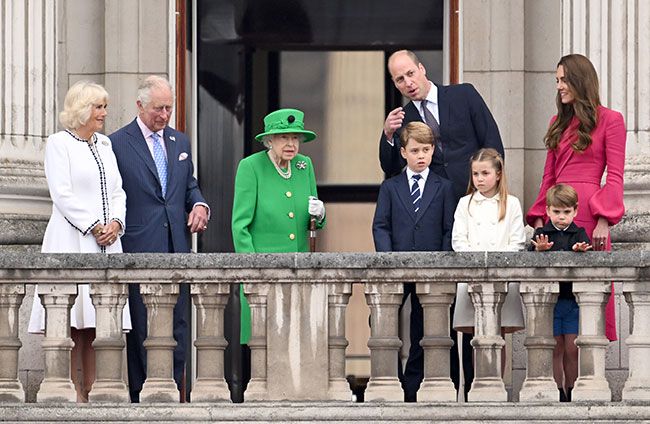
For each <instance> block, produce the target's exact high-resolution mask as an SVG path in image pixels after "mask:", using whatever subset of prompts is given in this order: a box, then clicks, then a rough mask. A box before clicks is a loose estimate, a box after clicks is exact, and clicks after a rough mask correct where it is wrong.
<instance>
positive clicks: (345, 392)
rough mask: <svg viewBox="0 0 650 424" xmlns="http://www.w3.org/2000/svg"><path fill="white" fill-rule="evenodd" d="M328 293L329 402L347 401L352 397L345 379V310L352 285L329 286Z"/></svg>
mask: <svg viewBox="0 0 650 424" xmlns="http://www.w3.org/2000/svg"><path fill="white" fill-rule="evenodd" d="M328 289H329V293H328V296H327V298H328V305H327V306H328V307H327V309H328V328H329V331H328V332H329V335H328V344H329V378H330V382H329V393H328V398H329V400H342V401H349V400H350V399H351V397H352V392H351V391H350V385H349V384H348V381H347V380H346V379H345V348H346V347H347V346H348V341H347V339H346V338H345V308H346V307H347V306H348V301H349V300H350V295H351V294H352V285H351V284H350V283H333V284H330V285H329V287H328Z"/></svg>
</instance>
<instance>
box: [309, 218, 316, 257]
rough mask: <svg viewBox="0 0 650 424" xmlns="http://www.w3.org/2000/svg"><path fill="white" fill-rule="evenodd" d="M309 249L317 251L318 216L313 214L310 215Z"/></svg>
mask: <svg viewBox="0 0 650 424" xmlns="http://www.w3.org/2000/svg"><path fill="white" fill-rule="evenodd" d="M309 251H310V252H312V253H313V252H315V251H316V217H315V216H314V215H311V216H310V217H309Z"/></svg>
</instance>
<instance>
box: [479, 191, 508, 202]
mask: <svg viewBox="0 0 650 424" xmlns="http://www.w3.org/2000/svg"><path fill="white" fill-rule="evenodd" d="M500 198H501V197H500V196H499V193H497V194H495V195H494V196H492V197H485V196H483V195H482V194H481V192H480V191H478V190H476V191H475V192H474V196H472V201H474V202H478V203H481V202H484V201H494V202H498V201H499V199H500Z"/></svg>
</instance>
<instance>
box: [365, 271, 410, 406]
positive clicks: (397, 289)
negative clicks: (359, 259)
mask: <svg viewBox="0 0 650 424" xmlns="http://www.w3.org/2000/svg"><path fill="white" fill-rule="evenodd" d="M403 292H404V287H403V284H402V283H366V302H367V303H368V306H369V307H370V340H368V348H369V349H370V380H369V381H368V387H367V389H366V393H365V400H366V401H388V402H401V401H403V400H404V393H403V391H402V386H401V384H400V382H399V379H398V378H397V358H398V352H399V348H400V347H401V346H402V342H401V341H400V339H399V337H398V314H399V307H400V305H401V303H402V294H403Z"/></svg>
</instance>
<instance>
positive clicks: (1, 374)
mask: <svg viewBox="0 0 650 424" xmlns="http://www.w3.org/2000/svg"><path fill="white" fill-rule="evenodd" d="M24 296H25V285H24V284H0V402H24V401H25V393H24V392H23V385H22V384H21V383H20V381H19V380H18V349H20V347H21V346H22V343H21V342H20V339H19V338H18V310H19V309H20V304H21V302H22V300H23V297H24Z"/></svg>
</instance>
